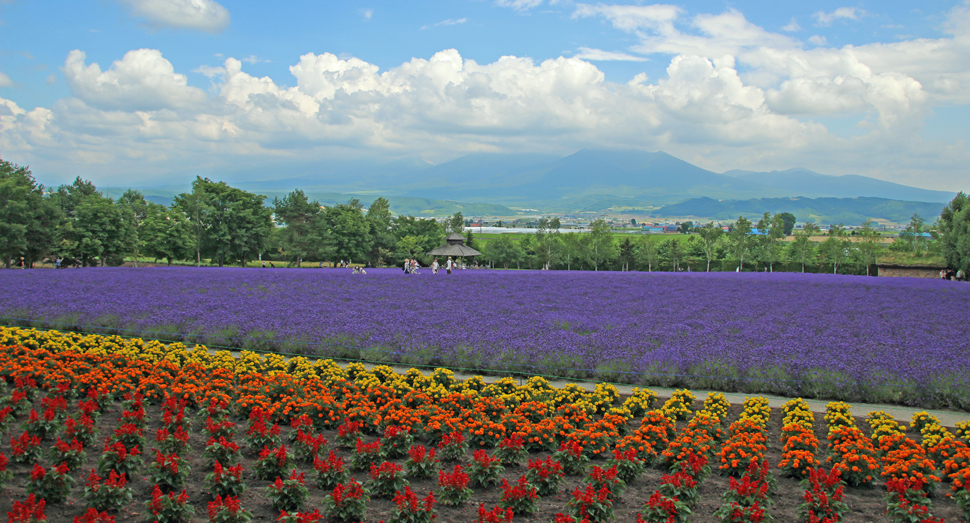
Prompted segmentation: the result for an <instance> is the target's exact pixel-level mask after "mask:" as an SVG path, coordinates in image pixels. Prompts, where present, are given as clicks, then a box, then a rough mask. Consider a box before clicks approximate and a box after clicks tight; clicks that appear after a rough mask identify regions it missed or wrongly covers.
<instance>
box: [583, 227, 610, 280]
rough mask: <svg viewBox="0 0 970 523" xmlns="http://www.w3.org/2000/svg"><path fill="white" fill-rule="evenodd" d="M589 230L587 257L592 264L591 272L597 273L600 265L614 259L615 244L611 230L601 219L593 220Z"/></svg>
mask: <svg viewBox="0 0 970 523" xmlns="http://www.w3.org/2000/svg"><path fill="white" fill-rule="evenodd" d="M589 229H590V231H589V233H588V235H589V241H588V243H587V249H588V251H587V252H588V255H587V257H588V258H589V260H590V261H591V262H592V263H593V270H594V271H598V270H599V267H600V265H602V264H604V263H606V262H607V261H609V260H612V259H614V258H616V243H615V242H614V241H613V229H612V228H611V227H610V224H609V223H607V222H606V220H604V219H603V218H599V219H597V220H593V222H592V223H590V224H589Z"/></svg>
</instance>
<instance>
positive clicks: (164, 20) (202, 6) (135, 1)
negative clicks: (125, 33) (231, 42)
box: [122, 0, 230, 33]
mask: <svg viewBox="0 0 970 523" xmlns="http://www.w3.org/2000/svg"><path fill="white" fill-rule="evenodd" d="M122 1H123V2H124V3H125V4H127V5H128V6H129V7H130V9H131V12H132V14H133V15H134V16H137V17H139V18H144V19H145V20H146V22H147V23H148V25H149V26H151V27H169V28H174V29H192V30H196V31H205V32H207V33H220V32H222V31H223V30H225V29H226V28H227V27H229V22H230V16H229V11H228V10H227V9H226V8H225V7H223V6H222V5H220V4H219V3H218V2H216V1H214V0H122Z"/></svg>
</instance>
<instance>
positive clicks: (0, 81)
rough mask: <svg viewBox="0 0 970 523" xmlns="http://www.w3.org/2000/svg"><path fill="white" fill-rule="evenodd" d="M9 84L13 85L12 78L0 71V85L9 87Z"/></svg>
mask: <svg viewBox="0 0 970 523" xmlns="http://www.w3.org/2000/svg"><path fill="white" fill-rule="evenodd" d="M11 85H13V80H11V79H10V77H9V76H7V75H6V74H4V73H3V72H0V87H10V86H11Z"/></svg>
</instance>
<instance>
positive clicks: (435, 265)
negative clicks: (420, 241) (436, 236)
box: [431, 258, 438, 274]
mask: <svg viewBox="0 0 970 523" xmlns="http://www.w3.org/2000/svg"><path fill="white" fill-rule="evenodd" d="M431 274H438V258H435V259H434V261H432V262H431Z"/></svg>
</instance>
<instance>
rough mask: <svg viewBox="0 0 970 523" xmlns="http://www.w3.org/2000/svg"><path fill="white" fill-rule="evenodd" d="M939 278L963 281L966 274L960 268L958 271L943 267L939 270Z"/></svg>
mask: <svg viewBox="0 0 970 523" xmlns="http://www.w3.org/2000/svg"><path fill="white" fill-rule="evenodd" d="M940 278H941V279H944V280H950V281H963V280H965V279H966V275H965V274H964V273H963V270H962V269H961V270H958V271H955V270H953V269H943V270H942V271H940Z"/></svg>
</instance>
